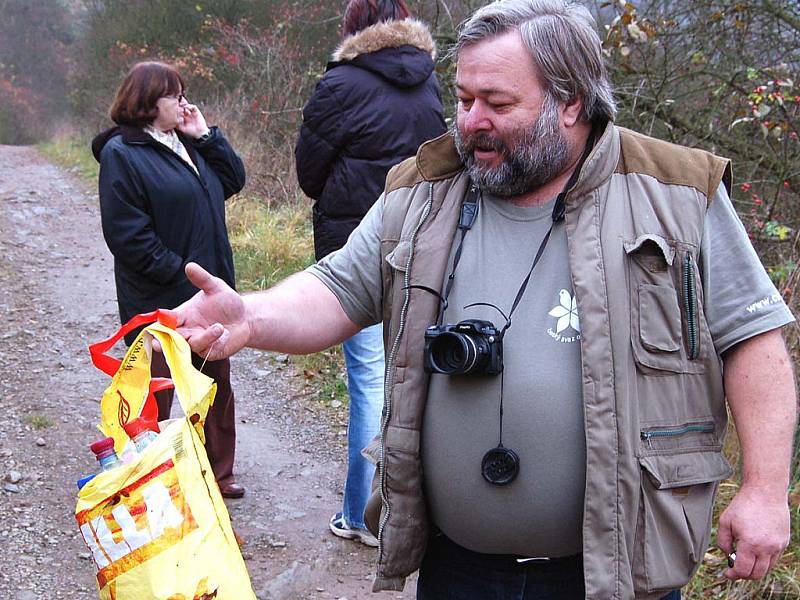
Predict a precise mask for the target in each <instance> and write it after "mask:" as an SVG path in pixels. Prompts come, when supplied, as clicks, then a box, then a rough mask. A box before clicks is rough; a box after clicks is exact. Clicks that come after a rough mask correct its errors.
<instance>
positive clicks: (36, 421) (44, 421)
mask: <svg viewBox="0 0 800 600" xmlns="http://www.w3.org/2000/svg"><path fill="white" fill-rule="evenodd" d="M22 422H23V423H25V425H28V426H30V427H33V428H34V429H48V428H50V427H52V426H53V425H55V424H56V423H55V421H53V420H52V419H51V418H49V417H45V416H44V415H37V414H33V415H25V416H24V417H22Z"/></svg>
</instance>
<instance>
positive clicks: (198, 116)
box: [177, 104, 208, 139]
mask: <svg viewBox="0 0 800 600" xmlns="http://www.w3.org/2000/svg"><path fill="white" fill-rule="evenodd" d="M177 129H178V131H180V132H181V133H184V134H186V135H188V136H189V137H190V138H194V139H197V138H199V137H201V136H203V135H205V134H206V133H207V132H208V125H207V124H206V118H205V117H204V116H203V113H201V112H200V109H199V108H197V105H196V104H186V105H185V106H184V107H183V122H182V123H180V124H179V125H178V128H177Z"/></svg>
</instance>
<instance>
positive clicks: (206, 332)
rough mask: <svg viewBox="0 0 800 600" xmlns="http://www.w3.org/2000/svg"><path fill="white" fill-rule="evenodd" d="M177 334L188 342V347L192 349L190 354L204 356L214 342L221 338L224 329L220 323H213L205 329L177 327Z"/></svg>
mask: <svg viewBox="0 0 800 600" xmlns="http://www.w3.org/2000/svg"><path fill="white" fill-rule="evenodd" d="M178 333H180V334H181V335H182V336H183V337H185V338H186V341H187V342H189V347H190V348H191V349H192V352H194V353H195V354H199V355H200V356H205V355H206V354H208V351H209V349H210V348H211V346H212V345H213V344H214V342H216V341H217V340H218V339H219V338H220V337H222V334H223V333H225V328H224V327H223V326H222V325H221V324H220V323H215V324H214V325H212V326H211V327H208V328H206V329H200V328H192V329H182V328H180V327H179V328H178Z"/></svg>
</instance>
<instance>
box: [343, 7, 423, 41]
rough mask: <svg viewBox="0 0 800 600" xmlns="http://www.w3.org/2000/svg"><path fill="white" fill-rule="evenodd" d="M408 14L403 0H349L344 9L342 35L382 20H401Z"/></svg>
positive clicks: (345, 35)
mask: <svg viewBox="0 0 800 600" xmlns="http://www.w3.org/2000/svg"><path fill="white" fill-rule="evenodd" d="M410 16H411V11H410V10H408V6H406V2H405V0H349V2H348V3H347V8H345V10H344V19H343V22H342V37H347V36H348V35H353V34H354V33H358V32H359V31H361V30H362V29H366V28H367V27H369V26H370V25H375V24H376V23H380V22H382V21H402V20H403V19H407V18H408V17H410Z"/></svg>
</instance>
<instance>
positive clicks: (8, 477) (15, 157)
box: [0, 146, 414, 600]
mask: <svg viewBox="0 0 800 600" xmlns="http://www.w3.org/2000/svg"><path fill="white" fill-rule="evenodd" d="M0 231H2V236H0V250H1V252H0V312H1V313H2V314H3V315H4V316H5V318H4V322H3V326H2V328H0V372H2V376H1V377H0V478H1V479H2V481H0V597H2V598H12V599H16V600H49V599H62V598H63V599H72V600H89V599H91V598H97V591H96V585H95V581H94V569H93V563H92V561H91V560H90V555H89V553H88V550H87V548H86V546H85V545H84V543H83V541H82V539H81V537H80V535H79V533H78V531H77V527H76V523H75V520H74V516H73V511H74V507H75V493H76V488H75V481H76V480H77V479H78V478H79V477H81V476H83V475H84V474H86V473H90V472H92V471H93V470H94V469H95V464H94V459H93V458H92V456H91V453H90V452H89V451H88V449H87V445H88V444H89V443H90V442H91V441H93V440H95V439H97V431H96V429H95V425H96V423H97V421H98V419H99V399H100V397H101V395H102V391H103V389H104V387H105V386H106V385H107V383H108V380H107V378H106V377H105V376H104V375H103V374H101V373H100V372H99V371H97V370H95V369H94V367H93V366H92V365H91V363H90V361H89V356H88V352H87V351H86V347H87V345H88V344H89V343H91V342H93V341H97V340H99V339H102V338H105V337H107V336H108V335H110V334H111V333H113V332H114V331H115V330H116V328H117V327H118V321H117V312H116V301H115V296H114V285H113V274H112V259H111V257H110V255H109V253H108V251H107V250H106V247H105V244H104V243H103V240H102V235H101V232H100V224H99V211H98V209H97V198H96V195H94V194H93V193H91V192H90V191H87V186H86V185H85V184H84V183H83V182H81V181H78V180H77V179H76V178H74V177H73V176H72V175H71V174H70V173H68V172H65V171H64V170H62V169H58V168H56V167H54V166H52V165H50V164H48V163H47V162H46V161H45V160H44V159H43V158H42V157H41V156H40V155H39V154H38V153H37V152H36V150H35V149H33V148H29V147H11V146H0ZM233 372H234V389H235V390H236V394H237V417H238V421H239V423H238V425H237V427H238V445H237V453H238V454H237V467H236V469H237V473H238V475H237V477H238V481H239V482H240V483H242V484H243V485H244V486H245V487H246V488H247V495H246V496H245V498H244V499H242V500H235V501H229V502H228V507H229V510H230V513H231V518H232V521H233V525H234V528H235V529H236V531H237V533H238V534H239V535H240V537H241V538H242V539H243V541H244V545H243V548H242V553H243V555H244V557H245V560H246V562H247V566H248V569H249V571H250V575H251V579H252V582H253V588H254V589H255V591H256V593H257V596H258V598H259V599H261V600H267V599H306V598H309V599H310V598H320V599H322V598H337V599H340V600H341V599H347V600H353V599H355V598H413V596H414V595H413V589H414V584H413V582H412V583H410V584H409V585H407V587H406V591H405V592H404V593H402V594H401V593H384V594H379V595H373V594H371V593H370V591H369V590H370V587H371V579H372V574H373V561H374V558H375V551H374V550H372V549H369V548H366V547H363V546H361V545H359V544H354V543H352V542H346V541H342V540H340V539H338V538H335V537H333V536H332V535H331V534H330V533H329V532H328V529H327V521H328V518H329V517H330V515H331V514H332V512H334V510H336V509H337V507H338V506H339V505H340V503H341V493H340V488H341V484H342V482H341V480H342V477H343V473H344V466H343V464H342V458H343V457H344V455H345V447H344V439H345V438H344V433H345V426H346V416H345V415H344V414H343V413H342V409H339V410H338V411H337V410H331V409H328V408H325V407H323V406H322V405H320V404H318V403H315V402H314V401H313V400H311V399H309V398H307V397H306V395H305V394H304V393H303V388H302V386H300V385H292V381H291V377H292V371H291V368H290V367H289V366H288V365H287V363H286V357H279V356H275V355H272V354H267V353H259V352H254V351H244V352H242V353H240V354H239V355H237V356H236V357H234V359H233ZM298 390H300V391H298Z"/></svg>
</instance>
